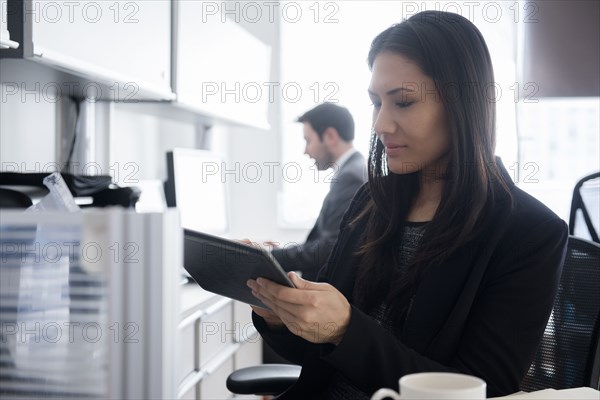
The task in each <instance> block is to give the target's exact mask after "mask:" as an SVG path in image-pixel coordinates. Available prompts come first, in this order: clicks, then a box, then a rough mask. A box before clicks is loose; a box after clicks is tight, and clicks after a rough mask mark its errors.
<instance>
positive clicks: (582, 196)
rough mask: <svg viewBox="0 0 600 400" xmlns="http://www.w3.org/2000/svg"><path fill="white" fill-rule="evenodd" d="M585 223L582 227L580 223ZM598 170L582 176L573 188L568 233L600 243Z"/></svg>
mask: <svg viewBox="0 0 600 400" xmlns="http://www.w3.org/2000/svg"><path fill="white" fill-rule="evenodd" d="M583 224H585V228H587V229H584V228H582V227H581V225H583ZM599 231H600V172H596V173H595V174H591V175H588V176H586V177H584V178H582V179H581V180H580V181H579V182H577V184H576V185H575V189H573V199H572V200H571V212H570V215H569V234H571V235H575V236H579V237H588V235H589V237H590V238H591V240H593V241H594V242H596V243H600V238H599V237H598V232H599Z"/></svg>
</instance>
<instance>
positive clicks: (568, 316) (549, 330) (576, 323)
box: [521, 236, 600, 392]
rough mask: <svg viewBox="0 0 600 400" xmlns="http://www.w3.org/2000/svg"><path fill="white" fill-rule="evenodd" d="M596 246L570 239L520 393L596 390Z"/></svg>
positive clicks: (599, 352)
mask: <svg viewBox="0 0 600 400" xmlns="http://www.w3.org/2000/svg"><path fill="white" fill-rule="evenodd" d="M599 331H600V245H598V244H596V243H593V242H590V241H587V240H584V239H581V238H577V237H574V236H569V242H568V246H567V255H566V259H565V263H564V266H563V272H562V276H561V279H560V285H559V289H558V294H557V295H556V299H555V300H554V307H553V309H552V314H551V315H550V319H549V321H548V324H547V326H546V330H545V332H544V336H543V338H542V341H541V343H540V346H539V348H538V350H537V353H536V356H535V358H534V361H533V363H532V364H531V367H530V368H529V371H528V372H527V375H526V376H525V378H524V379H523V382H522V383H521V390H523V391H526V392H530V391H535V390H540V389H546V388H552V389H567V388H574V387H581V386H588V387H592V388H595V389H598V383H599V377H600V332H599Z"/></svg>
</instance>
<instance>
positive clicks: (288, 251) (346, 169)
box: [272, 152, 367, 281]
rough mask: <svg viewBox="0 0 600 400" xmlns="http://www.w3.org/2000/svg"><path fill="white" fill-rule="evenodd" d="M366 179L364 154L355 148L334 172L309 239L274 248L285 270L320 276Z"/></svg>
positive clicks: (274, 254)
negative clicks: (343, 222) (342, 222)
mask: <svg viewBox="0 0 600 400" xmlns="http://www.w3.org/2000/svg"><path fill="white" fill-rule="evenodd" d="M366 180H367V164H366V162H365V158H364V157H363V156H362V154H360V153H359V152H355V153H354V154H352V155H351V156H350V158H348V160H346V162H345V163H344V164H343V165H342V166H341V167H340V169H339V171H337V172H336V173H335V175H334V177H333V179H332V182H331V187H330V188H329V193H327V196H325V199H323V205H322V206H321V211H320V212H319V216H318V217H317V221H316V222H315V225H314V226H313V228H312V229H311V231H310V233H309V234H308V237H307V238H306V241H305V242H304V243H302V244H298V245H294V246H284V247H281V248H278V249H273V251H272V254H273V256H274V257H275V258H276V259H277V261H278V262H279V264H281V266H282V267H283V269H284V270H286V271H302V277H303V278H305V279H308V280H312V281H314V280H315V279H317V273H318V272H319V270H320V269H321V267H323V265H325V263H326V262H327V258H328V257H329V253H331V249H332V248H333V245H334V244H335V241H336V239H337V235H338V232H339V230H340V222H341V221H342V217H343V216H344V212H345V211H346V209H347V208H348V206H349V205H350V202H351V201H352V198H353V197H354V195H355V194H356V192H357V190H358V189H359V188H360V187H361V186H362V185H363V184H364V183H365V182H366Z"/></svg>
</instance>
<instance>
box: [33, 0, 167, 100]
mask: <svg viewBox="0 0 600 400" xmlns="http://www.w3.org/2000/svg"><path fill="white" fill-rule="evenodd" d="M28 19H29V20H30V23H31V24H32V32H33V50H34V55H35V56H36V58H38V61H41V62H44V63H48V64H51V65H54V66H55V67H58V68H59V69H63V70H67V71H68V72H73V73H74V74H75V75H79V76H83V77H86V78H89V79H91V80H93V81H96V82H99V83H101V84H103V85H107V86H108V87H109V88H110V87H113V89H112V90H114V93H113V95H114V96H115V97H116V98H122V97H123V95H122V93H120V92H119V90H120V89H119V87H118V86H115V84H118V85H119V86H120V87H121V88H123V86H125V85H128V87H127V88H126V89H128V90H129V92H130V93H131V92H136V88H137V92H144V91H145V92H149V93H153V94H154V96H155V97H157V98H162V99H169V98H172V97H173V95H172V90H171V74H170V65H171V1H170V0H136V1H124V0H120V1H117V0H102V1H89V0H85V1H76V2H75V1H52V2H48V1H45V0H34V1H32V2H31V8H30V9H26V10H25V20H26V23H27V20H28Z"/></svg>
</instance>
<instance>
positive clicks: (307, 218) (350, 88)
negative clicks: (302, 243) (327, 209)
mask: <svg viewBox="0 0 600 400" xmlns="http://www.w3.org/2000/svg"><path fill="white" fill-rule="evenodd" d="M292 3H293V4H292ZM492 3H493V4H492ZM515 3H516V2H515ZM286 4H289V5H290V6H289V7H287V8H286ZM490 4H491V6H488V7H487V8H486V5H485V3H476V2H468V1H467V2H456V1H430V2H424V1H419V2H404V1H402V2H392V1H336V2H318V3H317V2H290V3H282V23H281V77H282V82H281V85H282V88H286V89H287V90H282V92H283V99H282V121H283V122H282V128H283V129H282V139H281V140H282V160H283V163H284V165H286V166H288V165H289V166H290V168H288V169H287V170H288V171H290V174H289V175H287V176H285V178H284V180H283V182H282V193H281V198H280V203H279V205H280V207H279V215H280V221H281V222H282V224H283V225H284V226H286V227H290V226H295V227H306V228H308V227H310V226H311V225H312V223H313V222H314V220H315V219H316V217H317V215H318V212H319V209H320V207H321V202H322V200H323V197H324V196H325V195H326V193H327V191H328V189H329V185H328V184H327V180H328V179H327V178H328V177H329V176H330V174H331V171H326V172H323V173H320V174H319V173H316V171H315V169H314V167H311V164H312V163H311V162H310V161H309V160H308V158H307V156H303V151H304V140H303V136H302V126H301V124H298V123H294V122H293V121H294V120H295V119H296V118H297V117H298V116H299V115H302V114H303V113H304V112H305V111H306V110H308V109H310V108H313V107H315V106H316V105H317V104H320V103H322V102H323V101H332V102H337V103H339V104H340V105H343V106H345V107H347V108H348V109H349V110H350V112H351V113H352V115H353V117H354V121H355V126H356V135H355V136H356V137H355V140H354V145H355V147H356V148H357V149H358V150H359V151H360V152H361V153H363V155H365V156H366V155H367V154H368V147H369V138H370V135H371V112H372V108H371V105H370V103H371V102H370V100H369V97H368V96H367V87H368V85H369V81H370V76H371V74H370V71H369V68H368V66H367V62H366V59H367V53H368V50H369V48H370V45H371V41H372V40H373V39H374V38H375V36H376V35H377V34H378V33H380V32H381V31H383V30H384V29H386V28H388V27H389V26H390V25H392V24H394V23H398V22H401V21H402V20H403V19H405V18H408V17H410V16H411V15H413V14H415V13H417V12H419V11H423V10H425V9H437V10H442V11H449V12H455V13H458V14H461V15H463V16H465V17H467V18H469V19H470V20H471V21H472V22H474V23H475V24H476V25H477V26H478V28H479V29H480V30H481V31H482V34H483V35H484V37H485V38H486V41H487V44H488V47H489V48H490V52H491V54H492V57H493V63H494V68H495V74H496V81H497V83H498V86H499V89H500V90H499V93H498V95H497V100H498V103H497V108H498V140H497V142H498V144H497V148H496V154H498V155H500V156H501V157H502V158H503V160H504V164H505V165H507V166H508V165H513V164H514V163H515V162H516V161H517V137H516V122H515V121H516V119H515V102H514V91H515V90H516V86H515V81H516V77H515V71H516V67H515V58H514V55H515V54H516V51H515V45H516V32H517V30H516V24H515V23H514V20H515V18H514V13H513V10H511V8H510V7H511V6H512V7H514V3H512V2H490ZM298 10H300V14H298ZM299 15H301V16H300V17H299ZM511 88H512V89H511ZM291 171H294V173H291ZM296 171H301V173H300V174H296V173H295V172H296ZM298 175H299V176H298Z"/></svg>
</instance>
